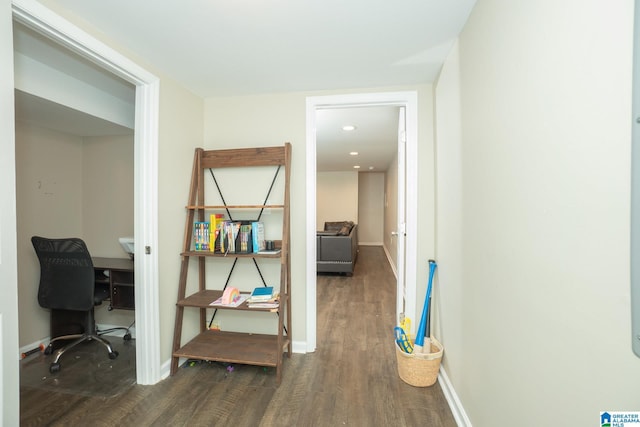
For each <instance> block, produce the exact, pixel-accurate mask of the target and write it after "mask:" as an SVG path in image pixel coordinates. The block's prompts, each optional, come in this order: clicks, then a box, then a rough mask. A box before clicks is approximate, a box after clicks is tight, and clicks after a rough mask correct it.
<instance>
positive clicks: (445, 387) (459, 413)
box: [438, 366, 472, 427]
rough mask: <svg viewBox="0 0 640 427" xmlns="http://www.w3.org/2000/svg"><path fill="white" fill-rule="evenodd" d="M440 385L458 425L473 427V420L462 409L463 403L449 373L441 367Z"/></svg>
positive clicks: (460, 426) (439, 374)
mask: <svg viewBox="0 0 640 427" xmlns="http://www.w3.org/2000/svg"><path fill="white" fill-rule="evenodd" d="M438 383H439V384H440V388H442V393H443V394H444V398H445V399H447V403H448V404H449V408H451V413H452V414H453V418H454V419H455V420H456V424H457V425H458V426H459V427H472V425H471V420H470V419H469V417H468V416H467V413H466V412H465V410H464V408H463V407H462V402H460V399H459V398H458V395H457V393H456V391H455V389H454V388H453V384H451V381H449V377H448V376H447V371H445V370H444V368H443V367H442V366H440V372H439V373H438Z"/></svg>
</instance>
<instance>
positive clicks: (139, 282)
mask: <svg viewBox="0 0 640 427" xmlns="http://www.w3.org/2000/svg"><path fill="white" fill-rule="evenodd" d="M12 13H13V19H14V21H17V22H19V23H20V24H22V25H25V26H26V27H28V28H30V29H32V30H34V31H36V32H37V33H39V34H42V35H44V36H45V37H47V38H49V39H51V40H53V41H54V42H56V43H58V44H60V45H62V46H65V48H67V49H69V50H70V51H72V52H75V53H76V54H78V55H80V56H81V57H83V58H85V59H86V60H87V61H88V62H89V63H91V64H93V65H94V66H98V67H101V68H102V69H104V70H106V71H107V72H109V73H112V74H114V75H116V76H118V77H119V78H122V79H124V80H125V81H127V82H128V83H130V84H132V85H133V86H135V109H134V110H135V113H134V114H135V134H134V165H135V166H134V168H135V171H134V229H135V241H136V242H137V243H136V249H135V254H136V256H135V281H136V290H135V304H136V311H135V321H136V331H137V336H138V339H137V345H136V381H137V383H138V384H154V383H156V382H158V381H159V380H160V379H161V366H160V340H159V330H158V324H159V322H158V318H159V315H158V310H159V307H158V280H157V275H158V273H157V270H158V267H157V264H158V262H157V251H156V248H157V222H158V218H157V145H158V129H157V126H158V94H159V81H158V78H157V77H156V76H154V75H152V74H150V73H148V72H147V71H145V70H144V69H142V68H140V67H138V66H137V65H136V64H134V63H132V62H131V61H129V60H128V59H127V58H125V57H124V56H122V55H120V54H118V53H117V52H115V51H113V50H112V49H110V48H109V47H107V46H106V45H104V44H102V43H100V42H98V41H97V40H96V39H94V38H93V37H91V36H89V35H88V34H86V33H84V32H82V31H81V30H79V29H78V28H77V27H75V26H74V25H72V24H71V23H69V22H67V21H65V20H63V19H61V18H60V17H59V16H58V15H56V14H54V13H53V12H51V11H50V10H49V9H46V8H45V7H43V6H41V5H40V4H39V3H36V2H25V3H22V2H19V1H14V2H13V3H12ZM13 160H14V161H15V158H14V159H13ZM14 351H15V350H14V349H11V348H8V347H7V348H3V354H5V355H6V357H7V358H11V357H14V356H13V355H14V354H15V353H14Z"/></svg>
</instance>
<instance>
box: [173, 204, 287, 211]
mask: <svg viewBox="0 0 640 427" xmlns="http://www.w3.org/2000/svg"><path fill="white" fill-rule="evenodd" d="M185 207H186V208H187V209H196V210H202V209H206V210H211V209H220V210H224V209H284V205H187V206H185Z"/></svg>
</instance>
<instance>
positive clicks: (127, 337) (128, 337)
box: [122, 332, 131, 341]
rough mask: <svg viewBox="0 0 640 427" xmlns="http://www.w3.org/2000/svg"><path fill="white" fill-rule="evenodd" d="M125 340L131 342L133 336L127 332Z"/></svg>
mask: <svg viewBox="0 0 640 427" xmlns="http://www.w3.org/2000/svg"><path fill="white" fill-rule="evenodd" d="M122 338H124V340H125V341H131V334H130V333H129V332H127V333H126V334H124V337H122Z"/></svg>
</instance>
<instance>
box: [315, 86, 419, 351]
mask: <svg viewBox="0 0 640 427" xmlns="http://www.w3.org/2000/svg"><path fill="white" fill-rule="evenodd" d="M384 105H388V106H397V107H404V111H405V113H406V114H405V120H406V142H405V147H404V148H405V151H406V159H407V161H406V162H405V171H404V172H405V177H406V179H405V182H406V187H405V194H404V196H405V198H404V199H405V203H404V206H405V212H406V214H405V226H404V228H403V229H404V230H406V231H409V232H407V233H406V238H405V245H404V248H406V257H405V271H404V275H402V274H398V277H404V281H405V283H406V288H405V290H404V291H403V292H404V299H405V301H406V306H405V307H404V310H405V312H406V313H408V314H409V315H410V316H414V315H415V294H416V286H415V283H416V281H415V274H416V248H417V236H416V233H415V230H416V226H417V191H416V188H417V93H416V92H389V93H370V94H352V95H334V96H318V97H309V98H307V108H306V112H307V120H306V123H307V136H306V149H307V158H306V171H307V189H306V190H307V191H306V194H307V200H306V205H307V218H306V225H307V232H306V236H307V242H306V243H307V268H306V272H307V280H306V282H307V289H306V293H307V294H306V313H307V318H306V337H307V341H306V347H307V348H306V349H304V350H305V351H307V352H313V351H314V350H315V349H316V344H317V343H316V327H317V322H316V317H317V313H316V242H315V236H316V208H317V207H316V173H317V171H316V149H317V147H316V112H317V111H318V110H320V109H329V108H347V107H367V106H384ZM399 173H400V172H399ZM400 287H404V283H398V288H399V289H400Z"/></svg>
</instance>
